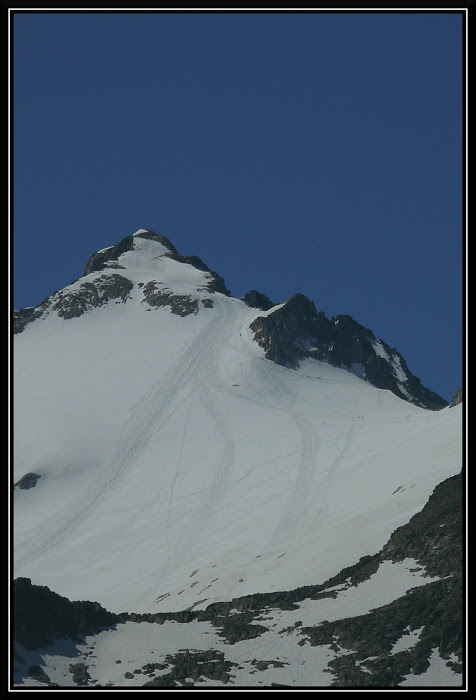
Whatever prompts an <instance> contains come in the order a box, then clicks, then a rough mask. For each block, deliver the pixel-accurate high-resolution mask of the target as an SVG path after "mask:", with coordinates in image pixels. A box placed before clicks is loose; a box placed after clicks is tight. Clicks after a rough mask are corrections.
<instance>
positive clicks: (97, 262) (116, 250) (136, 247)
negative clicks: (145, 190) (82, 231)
mask: <svg viewBox="0 0 476 700" xmlns="http://www.w3.org/2000/svg"><path fill="white" fill-rule="evenodd" d="M143 241H151V242H152V244H153V245H148V246H147V245H144V244H143V243H142V242H143ZM154 244H155V245H154ZM134 251H135V252H138V251H141V252H142V253H144V252H145V253H146V255H147V254H148V255H149V256H150V257H161V256H162V255H167V256H169V257H170V256H180V254H179V253H178V251H177V249H176V248H175V246H174V245H173V243H171V242H170V241H169V239H168V238H167V237H166V236H164V235H162V234H160V233H156V232H155V231H152V230H151V229H146V228H140V229H139V230H138V231H136V232H135V233H133V234H132V235H130V236H126V237H125V238H123V239H122V240H121V241H120V242H119V243H117V244H116V245H113V246H109V247H108V248H103V249H102V250H99V251H98V252H97V253H94V254H93V255H92V256H91V257H90V258H89V260H88V262H87V264H86V267H85V270H84V275H89V274H90V273H91V272H99V271H101V270H104V269H105V268H121V267H122V268H123V267H124V265H123V264H120V263H119V262H118V261H119V258H121V262H125V261H126V259H127V258H130V257H131V256H130V255H129V256H127V255H126V254H127V253H133V252H134Z"/></svg>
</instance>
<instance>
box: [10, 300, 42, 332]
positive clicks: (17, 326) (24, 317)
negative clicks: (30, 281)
mask: <svg viewBox="0 0 476 700" xmlns="http://www.w3.org/2000/svg"><path fill="white" fill-rule="evenodd" d="M42 315H43V310H42V309H41V308H40V306H35V307H32V306H29V307H27V308H26V309H19V310H18V311H14V312H13V333H21V332H22V331H24V330H25V326H26V325H27V324H28V323H31V321H35V320H36V319H37V318H41V316H42Z"/></svg>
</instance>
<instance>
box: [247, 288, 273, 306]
mask: <svg viewBox="0 0 476 700" xmlns="http://www.w3.org/2000/svg"><path fill="white" fill-rule="evenodd" d="M242 301H244V302H245V304H246V305H247V306H251V308H253V309H261V310H262V311H268V310H269V309H272V308H273V306H275V304H274V302H272V301H271V299H270V298H269V297H267V296H266V294H262V293H261V292H258V290H256V289H251V290H250V291H249V292H246V294H245V296H244V297H243V299H242Z"/></svg>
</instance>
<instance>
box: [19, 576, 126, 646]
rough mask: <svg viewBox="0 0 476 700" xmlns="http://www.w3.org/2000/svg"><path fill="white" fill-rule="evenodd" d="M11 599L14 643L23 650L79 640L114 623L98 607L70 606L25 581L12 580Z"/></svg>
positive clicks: (113, 618)
mask: <svg viewBox="0 0 476 700" xmlns="http://www.w3.org/2000/svg"><path fill="white" fill-rule="evenodd" d="M12 598H13V635H14V639H15V641H16V642H19V643H20V644H22V645H23V646H24V647H25V648H26V649H38V648H40V647H47V646H48V645H50V644H52V643H53V642H54V641H55V640H57V639H63V638H66V637H70V638H71V639H81V638H83V637H84V636H85V635H88V634H94V633H95V632H97V631H98V630H100V629H101V628H103V627H109V626H111V625H114V624H115V623H116V621H117V619H118V618H117V615H115V614H114V613H110V612H108V611H107V610H105V609H104V608H103V607H101V605H99V603H92V602H90V601H73V602H71V601H70V600H68V599H67V598H64V597H63V596H60V595H58V594H57V593H53V592H52V591H50V589H49V588H47V587H46V586H35V585H33V584H32V583H31V580H30V579H29V578H17V579H15V581H14V584H13V591H12Z"/></svg>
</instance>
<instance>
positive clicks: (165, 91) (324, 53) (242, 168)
mask: <svg viewBox="0 0 476 700" xmlns="http://www.w3.org/2000/svg"><path fill="white" fill-rule="evenodd" d="M13 25H14V29H13V80H14V82H13V86H14V87H13V105H14V120H13V128H14V138H13V159H14V160H13V162H14V168H13V188H14V205H13V221H14V226H13V261H14V266H13V280H14V294H15V296H14V306H15V308H21V307H24V306H35V305H36V304H38V303H40V302H41V301H42V300H43V299H44V298H45V297H47V296H48V295H50V294H51V293H53V292H54V291H56V290H58V289H61V288H63V287H64V286H66V285H67V284H69V283H70V282H72V281H73V280H75V279H77V278H78V277H80V276H81V275H82V273H83V270H84V266H85V264H86V262H87V260H88V258H89V256H90V255H91V254H92V253H93V252H95V251H96V250H99V249H101V248H104V247H106V246H108V245H112V244H114V243H117V242H118V241H119V240H120V239H121V238H123V237H124V236H126V235H129V234H131V233H133V232H134V231H136V230H137V229H139V228H151V229H153V230H155V231H158V232H160V233H163V234H165V235H166V236H168V237H169V238H170V239H171V240H172V242H173V243H174V244H175V246H176V247H177V248H178V249H179V251H180V252H182V253H184V254H195V255H199V256H200V257H201V258H202V259H203V260H204V261H205V262H206V263H207V264H208V265H209V266H210V267H211V268H212V269H214V270H216V271H217V272H219V274H221V275H222V276H223V277H224V278H225V281H226V283H227V286H228V288H229V289H230V290H231V292H232V294H233V295H234V296H238V297H240V296H243V295H244V294H245V293H246V291H248V290H249V289H254V288H257V289H259V290H260V291H262V292H264V293H266V294H267V295H268V296H270V297H271V298H272V299H273V300H274V301H275V302H280V301H283V300H285V299H286V298H288V297H289V296H291V295H292V294H294V293H295V292H302V293H303V294H306V295H307V296H308V297H310V298H311V299H312V300H313V301H314V302H315V304H316V306H317V308H318V310H321V309H322V310H323V311H324V312H325V313H326V315H327V316H332V315H335V314H341V313H346V314H350V315H351V316H353V317H354V318H355V319H356V320H357V321H359V322H360V323H362V324H363V325H364V326H367V327H368V328H370V329H371V330H372V331H373V332H374V333H375V335H376V336H378V337H380V338H382V339H383V340H385V341H386V342H387V343H388V344H389V345H390V346H391V347H397V348H398V350H399V351H400V352H401V353H402V354H403V356H404V357H405V359H406V361H407V364H408V366H409V368H410V370H411V371H412V372H413V373H414V374H416V375H417V376H418V377H420V379H421V380H422V382H423V383H424V384H425V385H426V386H428V387H429V388H430V389H432V390H433V391H437V392H438V393H439V394H441V395H442V396H444V397H445V398H446V399H447V400H449V399H451V396H452V394H453V392H454V391H456V390H457V389H458V388H460V387H461V386H462V377H461V372H462V340H461V334H462V333H461V331H462V304H463V297H462V293H463V278H462V255H463V236H462V226H463V223H462V204H461V202H462V189H463V185H462V168H463V164H462V95H463V91H462V90H463V88H462V15H461V14H452V13H443V12H436V13H411V12H407V13H405V12H401V13H391V14H385V13H378V12H375V13H349V14H347V13H241V14H240V13H226V12H223V13H210V14H206V13H204V14H201V13H178V12H177V13H170V14H167V13H150V12H145V13H141V12H138V13H133V14H122V13H104V14H103V13H95V12H88V13H78V12H71V13H39V14H34V13H28V12H26V13H15V14H14V23H13Z"/></svg>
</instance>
